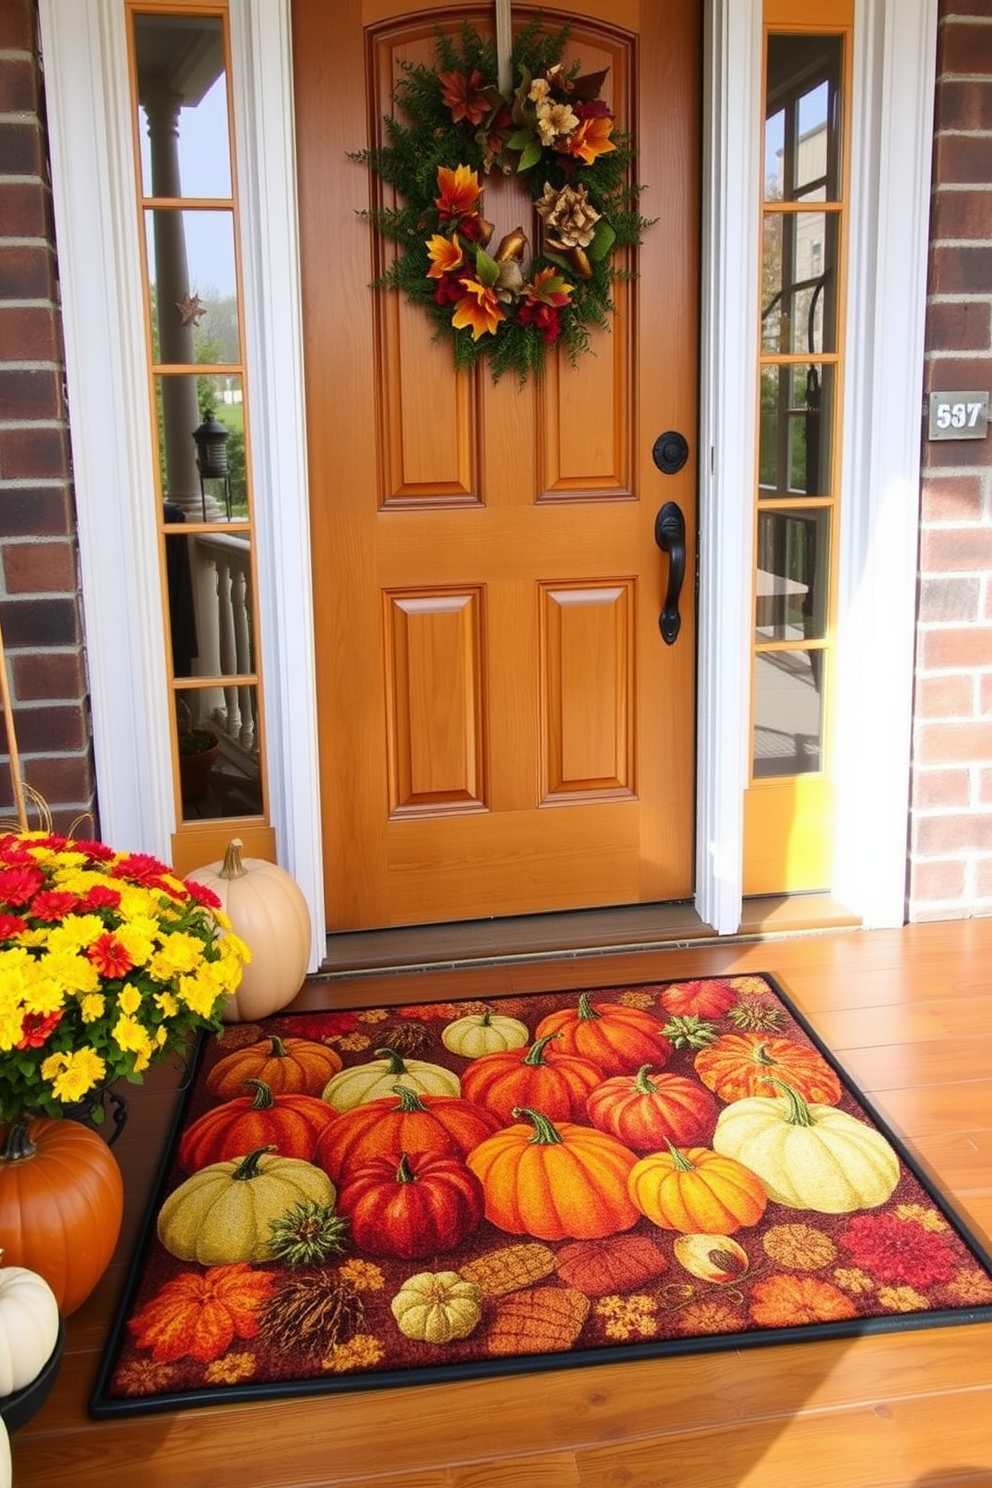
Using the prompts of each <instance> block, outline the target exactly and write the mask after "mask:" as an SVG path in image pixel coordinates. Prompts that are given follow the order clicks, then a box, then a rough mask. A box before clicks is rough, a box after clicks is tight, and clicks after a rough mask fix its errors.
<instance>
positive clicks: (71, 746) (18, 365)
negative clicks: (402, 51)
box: [0, 0, 96, 835]
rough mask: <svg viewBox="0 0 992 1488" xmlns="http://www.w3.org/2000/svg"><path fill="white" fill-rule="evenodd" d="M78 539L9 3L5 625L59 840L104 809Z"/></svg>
mask: <svg viewBox="0 0 992 1488" xmlns="http://www.w3.org/2000/svg"><path fill="white" fill-rule="evenodd" d="M75 528H76V522H75V513H74V508H73V494H72V482H71V472H70V459H69V442H68V414H67V409H66V406H65V397H64V366H63V357H62V345H61V334H60V320H59V309H58V273H57V263H56V255H55V238H54V229H53V225H52V210H51V191H50V189H49V184H48V170H47V161H46V155H45V132H44V101H43V97H42V79H41V71H40V67H39V62H38V49H37V17H36V15H35V7H34V3H33V0H0V620H2V624H3V636H4V644H5V647H6V650H7V663H8V675H9V677H10V685H11V689H12V702H13V708H12V712H13V717H14V724H15V727H16V731H17V742H18V747H19V749H20V753H21V766H22V775H23V778H24V779H25V781H26V782H27V784H28V785H29V786H32V787H33V788H34V789H35V790H37V791H40V792H41V794H42V795H43V796H44V797H45V799H46V800H47V802H48V804H49V806H50V807H51V808H52V812H53V814H54V817H55V826H56V828H57V829H60V830H66V829H67V828H68V827H69V826H70V824H71V823H72V822H73V820H74V819H75V818H77V817H79V816H80V815H81V814H82V813H86V812H92V811H93V810H94V803H95V784H94V773H93V765H92V756H91V749H90V734H89V726H88V709H87V699H86V674H85V651H84V644H83V624H82V606H81V597H80V593H79V580H78V572H77V554H76V543H75ZM12 802H13V792H12V789H11V782H10V769H9V762H8V759H7V735H6V730H5V728H4V727H2V726H0V816H3V817H4V818H9V817H10V816H12V815H13V814H14V812H13V806H12ZM80 831H81V832H85V834H86V835H95V834H96V825H95V823H94V822H93V821H87V822H85V823H84V824H83V826H82V827H81V828H80Z"/></svg>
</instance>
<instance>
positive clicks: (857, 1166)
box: [713, 1080, 899, 1214]
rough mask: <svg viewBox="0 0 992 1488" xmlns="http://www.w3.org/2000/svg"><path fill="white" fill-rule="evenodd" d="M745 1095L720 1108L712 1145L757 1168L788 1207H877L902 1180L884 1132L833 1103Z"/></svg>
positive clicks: (825, 1210)
mask: <svg viewBox="0 0 992 1488" xmlns="http://www.w3.org/2000/svg"><path fill="white" fill-rule="evenodd" d="M772 1083H773V1084H775V1085H778V1086H779V1088H780V1089H781V1091H782V1094H781V1096H764V1095H754V1096H748V1097H747V1098H746V1099H745V1100H739V1101H734V1102H732V1103H731V1104H730V1105H729V1106H727V1107H725V1108H724V1110H722V1111H721V1112H720V1115H719V1118H718V1120H717V1123H716V1131H715V1133H714V1135H713V1146H714V1148H715V1149H716V1151H717V1152H722V1153H723V1155H724V1156H725V1157H734V1158H736V1159H737V1161H738V1162H741V1163H743V1164H744V1166H745V1167H747V1168H750V1169H751V1171H752V1173H757V1175H758V1177H759V1178H760V1179H761V1181H762V1183H763V1184H764V1185H765V1188H766V1189H767V1190H768V1197H769V1198H770V1199H774V1200H775V1202H776V1203H778V1204H785V1205H786V1206H787V1207H788V1208H790V1209H813V1210H815V1211H816V1212H817V1213H818V1214H850V1213H852V1212H853V1211H854V1210H855V1209H876V1208H877V1207H878V1206H879V1204H884V1203H885V1201H886V1199H888V1198H889V1196H890V1195H891V1194H892V1192H893V1190H894V1189H895V1187H896V1184H897V1183H898V1182H899V1159H898V1157H897V1156H896V1153H895V1152H894V1150H893V1148H892V1146H891V1144H890V1143H889V1142H888V1141H887V1140H886V1139H885V1137H883V1135H882V1133H881V1132H879V1131H876V1130H875V1128H874V1127H871V1126H868V1125H866V1124H865V1122H863V1121H859V1120H858V1119H857V1118H856V1117H854V1116H849V1115H848V1114H847V1112H846V1111H840V1110H838V1109H837V1107H836V1106H823V1105H817V1104H815V1103H813V1102H809V1101H804V1100H803V1098H802V1096H801V1095H799V1093H798V1092H797V1091H795V1090H793V1089H792V1087H791V1086H789V1085H785V1084H783V1083H782V1082H780V1081H778V1080H774V1081H772Z"/></svg>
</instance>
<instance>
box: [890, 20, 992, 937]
mask: <svg viewBox="0 0 992 1488" xmlns="http://www.w3.org/2000/svg"><path fill="white" fill-rule="evenodd" d="M926 390H927V392H930V391H932V390H936V391H945V392H949V391H973V390H978V391H985V392H988V391H992V0H942V3H941V6H940V31H939V40H938V54H937V103H936V128H935V138H934V175H933V197H932V213H931V250H930V286H929V300H928V315H927V356H926ZM923 471H924V478H923V493H922V522H921V532H920V575H919V584H920V600H919V625H918V632H917V658H916V668H917V670H916V706H915V721H914V768H913V792H912V810H911V842H910V872H909V918H910V919H911V920H934V919H958V918H963V917H966V916H969V915H974V914H990V913H992V436H989V437H988V438H987V439H985V440H982V441H977V440H975V441H966V440H960V441H949V442H947V443H943V442H940V443H938V442H926V443H925V444H924V448H923Z"/></svg>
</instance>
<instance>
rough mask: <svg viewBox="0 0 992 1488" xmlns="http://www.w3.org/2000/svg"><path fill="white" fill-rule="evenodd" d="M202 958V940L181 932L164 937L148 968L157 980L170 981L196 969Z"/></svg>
mask: <svg viewBox="0 0 992 1488" xmlns="http://www.w3.org/2000/svg"><path fill="white" fill-rule="evenodd" d="M202 960H203V942H202V940H200V939H199V938H198V937H197V936H195V935H188V934H186V933H185V932H179V933H176V934H173V935H167V936H165V937H164V938H163V940H162V943H161V945H160V946H159V949H158V950H157V951H156V952H155V954H154V955H153V956H152V958H151V960H150V961H149V963H148V970H149V972H150V973H151V975H152V976H153V977H154V978H155V980H156V981H157V982H170V981H171V980H172V978H173V977H175V976H182V975H184V974H185V973H187V972H191V971H195V970H196V969H197V967H198V966H199V965H200V963H201V961H202Z"/></svg>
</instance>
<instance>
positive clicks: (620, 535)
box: [293, 0, 700, 930]
mask: <svg viewBox="0 0 992 1488" xmlns="http://www.w3.org/2000/svg"><path fill="white" fill-rule="evenodd" d="M699 9H700V7H698V6H696V5H694V4H689V3H686V0H587V3H585V4H582V5H579V6H577V7H575V6H573V7H570V8H566V7H565V6H563V5H561V4H559V3H557V0H552V3H550V4H549V3H545V4H544V5H543V6H542V7H541V11H542V14H543V15H544V16H546V17H547V18H548V20H549V22H552V23H555V24H557V23H558V22H559V21H561V20H564V19H568V20H569V21H570V22H571V24H572V30H571V35H570V40H569V52H568V54H567V55H568V56H574V57H576V58H578V59H579V60H580V61H581V63H582V70H583V72H591V71H595V70H598V69H600V68H608V69H609V72H608V75H607V82H606V85H605V87H604V94H603V96H604V97H605V98H607V100H608V102H609V103H610V106H611V107H612V108H613V110H614V111H615V113H616V115H617V119H618V123H619V127H621V128H624V129H628V130H630V131H631V132H632V133H633V135H634V137H635V141H636V146H637V149H638V159H637V162H636V167H635V169H636V176H637V179H638V181H639V182H642V183H643V184H644V187H645V190H644V193H643V196H642V198H641V210H642V211H643V213H644V215H645V216H647V217H650V218H653V219H656V220H655V222H654V225H653V226H652V227H650V228H649V229H648V230H647V231H646V233H645V234H644V239H643V245H642V247H641V248H640V249H639V250H638V253H637V256H636V258H637V261H636V264H635V265H634V267H635V269H636V272H637V278H636V279H634V280H632V281H630V282H624V283H621V284H619V285H618V286H617V293H616V296H615V299H616V316H615V320H614V323H613V326H612V330H611V331H610V332H606V331H595V332H594V333H593V348H594V352H595V354H594V355H586V356H583V357H582V358H581V359H580V361H579V363H578V365H577V366H576V367H574V368H573V367H571V366H570V365H569V364H568V362H567V359H565V358H564V357H563V358H562V359H561V362H560V364H559V362H558V361H557V360H552V361H551V364H550V365H549V367H548V370H547V373H546V375H545V377H544V379H543V380H542V381H541V382H540V383H538V384H537V385H534V384H533V382H529V383H528V384H527V385H526V386H525V387H523V388H521V387H520V386H519V385H518V383H517V380H516V378H515V377H514V376H513V375H509V376H506V377H504V378H503V379H502V380H501V381H500V382H499V383H496V384H493V383H492V381H491V379H490V377H489V374H488V372H487V371H486V370H485V369H484V368H480V369H478V370H476V371H473V372H471V373H466V372H460V373H456V372H455V371H454V370H453V366H452V353H451V348H450V346H449V345H447V344H445V343H437V342H434V341H433V340H432V335H431V328H430V326H429V325H428V323H427V319H426V317H425V316H424V315H423V313H422V312H421V311H418V310H416V309H414V308H412V307H410V306H409V305H408V304H406V303H405V302H404V301H403V300H402V299H401V298H400V296H399V295H398V294H396V293H395V292H393V291H377V290H373V289H371V288H370V283H371V281H372V279H373V278H374V277H375V274H376V272H377V269H378V268H379V266H380V264H379V261H378V260H377V258H376V252H377V246H376V244H375V242H374V237H375V235H374V233H373V231H372V229H371V228H370V227H369V225H368V222H367V221H366V220H365V219H363V218H362V217H361V216H359V215H357V213H358V212H359V211H360V209H361V208H363V207H367V206H368V205H369V201H370V190H371V184H370V176H369V173H368V171H367V170H366V169H365V168H364V167H363V166H362V165H361V164H360V163H357V162H356V161H355V160H354V159H353V158H349V157H350V154H352V153H353V152H355V151H358V150H360V149H362V148H363V147H364V146H365V145H366V144H367V143H368V142H369V137H368V133H367V131H369V130H372V131H375V130H376V129H377V128H378V121H379V120H380V119H381V117H382V115H383V114H384V113H386V112H388V111H389V109H390V106H391V101H390V100H391V91H392V87H393V85H394V83H395V80H396V78H397V76H398V63H399V62H400V61H401V60H403V59H409V60H413V61H430V60H431V59H432V56H433V42H434V37H435V28H436V27H437V25H438V24H444V25H448V26H450V27H451V28H452V29H457V28H458V27H459V26H460V25H461V22H462V20H463V18H464V19H468V20H469V21H470V22H472V23H473V24H474V25H475V26H476V27H477V28H478V29H479V30H480V31H482V30H489V31H490V33H491V31H492V29H493V6H492V5H491V4H475V5H471V4H470V5H465V4H461V3H460V4H445V3H441V4H435V5H433V6H431V7H427V8H417V7H415V6H412V5H411V4H409V3H406V4H404V3H402V0H335V3H334V4H333V5H328V4H327V3H326V0H295V3H294V6H293V26H294V41H293V44H294V55H295V74H296V75H295V88H296V109H297V150H298V170H299V184H300V202H301V254H302V276H303V301H304V311H305V325H304V335H305V352H306V405H307V418H308V426H309V466H310V500H311V514H312V538H313V572H314V592H315V606H316V630H317V687H318V706H319V718H320V757H321V803H320V809H321V812H322V826H323V838H324V844H325V876H326V885H327V917H328V925H329V927H330V928H331V929H333V930H346V929H360V928H370V927H375V926H387V925H400V924H416V923H428V922H437V921H443V920H457V919H474V918H482V917H488V916H491V915H509V914H527V913H535V912H539V911H546V910H558V909H566V908H580V907H588V906H597V905H608V904H634V903H639V902H653V901H659V900H666V899H679V898H685V897H688V896H689V895H690V894H691V892H692V866H693V817H694V681H695V669H694V647H695V596H694V582H693V579H694V574H695V530H696V459H695V454H696V450H695V444H696V438H695V434H696V423H697V415H696V390H697V364H696V344H697V329H698V323H697V280H698V232H699V224H698V217H699V212H698V178H699V98H698V86H699V70H700V68H699V57H700V51H699V47H700V38H699V15H698V11H699ZM532 13H533V12H532V11H531V9H530V8H529V7H526V6H524V5H514V7H513V19H514V24H515V25H516V24H521V23H523V21H524V20H525V19H526V18H528V17H529V16H530V15H531V14H532ZM454 163H455V162H453V164H454ZM485 185H486V196H485V208H486V216H487V217H489V218H490V219H492V220H493V221H495V222H496V226H497V234H496V237H497V239H498V237H499V234H500V233H501V232H508V231H510V230H511V229H512V228H514V227H515V226H517V225H518V224H519V223H520V222H521V218H522V215H523V214H524V212H527V213H529V212H530V210H531V209H530V203H529V201H528V200H527V199H526V196H525V193H524V192H523V189H522V188H521V187H520V186H519V184H518V183H515V182H514V181H513V180H512V179H505V178H499V179H493V178H491V177H489V178H485ZM527 226H529V223H527V222H526V221H525V230H526V228H527ZM529 236H530V237H531V241H533V240H534V238H533V231H532V230H531V232H530V234H529ZM669 430H675V431H680V432H682V433H683V434H684V435H685V436H686V438H687V440H688V443H689V449H690V454H689V458H688V460H687V461H686V463H685V464H684V465H683V466H682V468H681V469H680V470H679V471H678V472H677V473H676V474H672V475H668V474H663V473H662V472H661V470H660V469H659V468H658V465H657V464H656V462H655V459H654V458H653V454H652V451H653V447H654V445H655V443H656V440H657V438H658V436H659V435H660V434H661V433H663V432H665V431H669ZM670 501H674V502H676V503H677V504H678V506H679V507H680V508H681V511H682V514H683V516H684V520H685V529H686V574H687V578H686V582H685V584H684V587H683V590H682V596H681V604H680V609H681V628H680V630H679V634H678V637H677V639H676V640H675V642H674V644H671V645H669V644H666V642H665V641H664V640H663V639H662V636H661V634H660V631H659V614H660V611H661V609H662V607H663V605H664V603H665V599H666V591H667V588H668V583H669V575H670V557H669V555H668V554H667V553H663V552H662V551H661V550H660V549H659V547H658V546H657V545H656V541H655V519H656V516H657V513H658V512H659V510H660V508H661V507H662V506H663V505H664V504H665V503H667V502H670Z"/></svg>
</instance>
